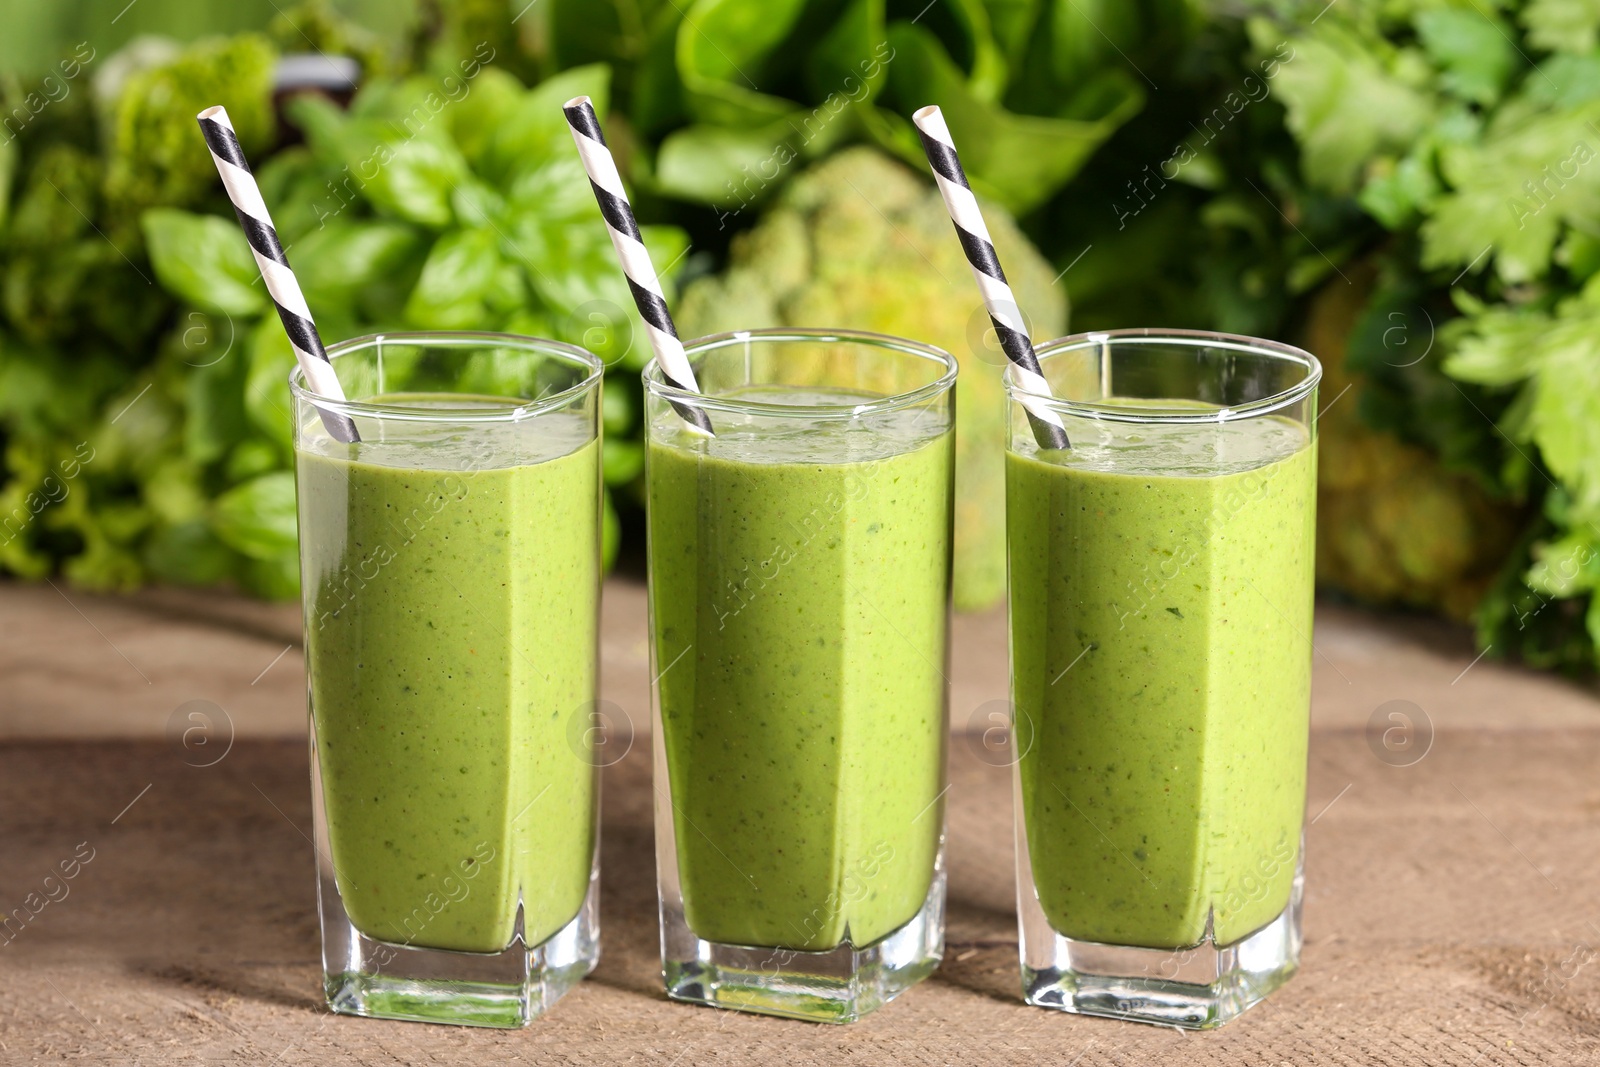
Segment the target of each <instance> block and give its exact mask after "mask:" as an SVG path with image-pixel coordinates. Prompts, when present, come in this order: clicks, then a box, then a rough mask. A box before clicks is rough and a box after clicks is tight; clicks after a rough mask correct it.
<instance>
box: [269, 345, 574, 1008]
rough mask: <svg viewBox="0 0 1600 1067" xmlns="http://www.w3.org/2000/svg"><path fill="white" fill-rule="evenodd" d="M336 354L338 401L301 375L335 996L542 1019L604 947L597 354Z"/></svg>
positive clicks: (306, 556) (311, 631) (318, 834)
mask: <svg viewBox="0 0 1600 1067" xmlns="http://www.w3.org/2000/svg"><path fill="white" fill-rule="evenodd" d="M328 354H329V356H330V357H331V359H332V364H333V368H334V370H335V372H336V373H337V374H338V376H339V381H340V383H341V384H342V385H343V387H344V392H345V395H346V397H348V398H349V399H348V400H345V401H332V400H329V399H328V398H326V397H321V396H317V395H315V394H313V393H312V392H310V391H309V390H308V386H307V385H306V382H305V381H304V379H303V378H302V376H301V375H300V373H299V372H298V371H296V373H295V374H294V375H292V376H291V378H290V386H291V389H292V391H293V395H294V413H293V422H294V447H295V486H296V491H297V495H298V504H299V519H300V567H301V584H302V590H303V602H304V607H305V632H306V664H307V671H308V674H309V681H310V687H309V688H310V705H311V768H312V770H311V790H312V797H313V802H314V815H315V841H316V851H317V869H318V876H319V886H320V905H321V907H320V911H321V917H322V943H323V972H324V988H325V991H326V994H327V998H328V1004H329V1006H330V1007H332V1009H333V1010H334V1011H336V1012H341V1013H345V1014H351V1015H367V1016H376V1017H380V1018H388V1019H414V1020H422V1021H432V1022H448V1023H457V1024H470V1025H479V1026H502V1027H508V1026H522V1025H526V1024H527V1023H529V1022H530V1021H532V1020H533V1019H534V1018H535V1017H537V1016H538V1015H540V1014H541V1013H542V1012H544V1011H545V1010H546V1009H547V1008H548V1007H549V1006H550V1005H551V1004H553V1003H554V1002H555V1001H556V1000H557V999H558V998H559V997H561V996H562V994H564V993H565V992H566V991H567V990H568V989H570V988H571V987H572V986H573V985H574V984H576V983H577V982H578V981H579V980H580V979H581V978H582V977H583V976H584V975H585V974H587V973H588V972H589V971H590V970H591V969H592V968H593V967H594V965H595V962H596V961H597V959H598V957H599V941H598V939H599V928H598V912H597V906H596V901H597V895H596V887H597V884H598V882H597V859H598V848H597V845H598V835H597V816H598V807H597V792H596V773H597V769H598V765H599V761H598V760H597V759H595V758H594V756H593V753H592V752H591V751H590V747H589V746H590V741H591V739H592V736H593V735H592V732H591V731H589V730H588V725H589V717H590V715H591V714H592V712H593V708H594V700H595V684H596V673H597V672H596V658H597V653H598V634H597V619H598V605H599V594H600V588H599V583H600V513H601V512H600V509H601V497H600V492H601V488H600V457H599V453H600V442H599V440H598V437H599V423H598V409H599V399H598V398H599V394H600V388H599V386H600V377H601V364H600V361H599V360H598V359H596V358H595V357H594V356H592V355H590V354H589V353H588V352H585V351H583V350H582V349H580V348H574V347H572V346H570V345H564V344H560V343H557V342H554V341H541V340H535V339H533V338H527V337H515V336H510V335H501V334H480V333H453V334H452V333H418V334H389V335H383V336H374V337H362V338H357V339H355V340H352V341H347V342H344V343H341V344H338V345H333V346H330V348H329V349H328ZM329 411H331V412H333V413H334V414H339V415H345V416H348V417H349V419H351V420H352V421H353V422H354V425H355V427H356V429H357V431H358V434H359V440H357V441H355V442H353V443H344V442H341V441H339V440H335V439H334V437H333V436H331V435H330V434H329V433H328V431H327V429H326V428H325V427H324V420H323V418H322V417H321V415H322V413H323V412H329ZM330 421H331V420H330Z"/></svg>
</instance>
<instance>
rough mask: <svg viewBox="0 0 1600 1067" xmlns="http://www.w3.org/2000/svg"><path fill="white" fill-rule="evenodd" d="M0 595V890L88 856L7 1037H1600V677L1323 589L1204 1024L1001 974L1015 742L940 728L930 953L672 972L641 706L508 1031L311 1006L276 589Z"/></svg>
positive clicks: (31, 962) (243, 1052)
mask: <svg viewBox="0 0 1600 1067" xmlns="http://www.w3.org/2000/svg"><path fill="white" fill-rule="evenodd" d="M641 599H642V598H641V596H640V593H639V590H638V589H637V587H636V586H633V585H629V584H626V583H613V584H612V585H611V586H609V587H608V607H607V624H606V636H605V647H606V649H607V653H606V671H607V673H606V682H605V690H606V695H607V697H608V699H612V700H614V701H616V702H617V703H618V704H619V705H621V706H622V707H623V708H624V710H626V711H630V712H635V711H636V709H642V708H644V707H646V706H647V704H646V703H645V701H644V697H643V693H644V686H645V684H646V683H647V681H648V668H647V666H646V662H647V661H646V660H645V658H644V656H643V638H642V618H641V611H640V609H641V607H642V605H641V603H640V601H641ZM0 625H3V626H4V627H5V632H6V634H7V639H6V645H5V648H4V649H3V650H0V690H3V691H0V815H3V818H4V824H3V825H4V828H5V829H4V832H3V833H0V908H3V909H4V910H5V911H7V912H10V911H12V910H13V909H15V908H18V907H23V906H24V904H25V901H27V900H28V899H29V894H32V893H36V892H39V893H42V892H43V889H44V882H43V880H44V877H45V875H47V874H48V873H50V872H51V871H52V870H53V869H57V868H58V865H59V864H60V863H61V861H63V860H69V861H70V860H73V859H74V858H76V859H77V860H78V866H77V872H76V876H75V877H74V878H73V879H71V880H70V881H69V882H67V883H65V886H66V893H65V895H64V896H63V895H62V894H61V891H60V889H59V888H57V889H55V891H54V892H55V895H56V896H57V897H58V898H59V899H56V900H52V901H50V902H49V903H48V904H46V905H45V906H44V907H43V908H42V909H40V910H39V911H38V914H37V915H36V916H34V917H33V918H32V919H31V920H30V921H28V922H27V923H26V924H25V925H24V926H22V927H21V928H20V931H19V932H17V933H16V934H15V936H14V937H13V938H12V939H10V940H5V939H3V938H0V1064H33V1063H53V1062H68V1061H75V1060H85V1061H88V1062H94V1063H117V1064H120V1063H136V1064H144V1065H166V1064H180V1063H185V1064H187V1063H197V1064H198V1063H260V1064H281V1065H293V1064H335V1063H358V1064H392V1063H399V1064H437V1063H463V1064H466V1063H471V1064H492V1063H513V1062H528V1063H541V1064H568V1063H571V1064H585V1065H589V1064H608V1063H619V1064H620V1063H641V1064H660V1065H661V1067H670V1065H674V1064H680V1065H682V1067H688V1065H690V1064H717V1065H722V1064H728V1065H733V1064H763V1065H769V1064H784V1065H788V1064H797V1065H809V1064H826V1065H828V1067H839V1065H840V1064H855V1063H860V1064H878V1063H896V1064H946V1063H949V1064H958V1063H959V1064H969V1063H996V1064H1001V1063H1004V1064H1034V1063H1037V1064H1052V1065H1058V1067H1066V1065H1069V1064H1077V1065H1081V1067H1092V1065H1097V1064H1166V1063H1172V1064H1183V1065H1185V1067H1198V1065H1207V1064H1281V1063H1292V1064H1305V1063H1334V1064H1366V1063H1383V1064H1413V1063H1414V1064H1458V1065H1462V1067H1468V1065H1485V1067H1487V1065H1491V1064H1553V1063H1596V1062H1600V877H1597V875H1600V870H1597V868H1600V860H1597V858H1596V848H1595V846H1596V844H1597V840H1600V837H1597V825H1600V775H1597V774H1596V768H1597V767H1600V701H1597V700H1596V698H1595V696H1594V695H1593V693H1592V692H1590V691H1588V690H1585V689H1582V688H1579V687H1576V686H1572V685H1569V684H1567V683H1564V682H1561V681H1558V680H1555V679H1551V678H1548V677H1543V676H1538V675H1533V674H1530V673H1527V672H1523V671H1520V670H1517V669H1514V668H1507V667H1504V666H1501V665H1497V664H1494V663H1493V662H1491V661H1487V660H1485V661H1480V662H1478V663H1476V664H1474V663H1473V662H1472V652H1471V649H1470V647H1468V646H1467V645H1466V644H1465V643H1464V641H1463V639H1462V638H1461V636H1460V635H1459V634H1456V633H1454V632H1452V631H1449V630H1447V629H1445V628H1441V627H1436V626H1433V625H1423V624H1420V623H1416V622H1406V621H1400V622H1395V621H1382V620H1377V619H1374V618H1371V617H1368V616H1364V615H1361V614H1359V613H1356V612H1352V611H1349V610H1346V609H1336V608H1326V607H1324V608H1321V609H1319V615H1318V628H1317V634H1316V645H1317V650H1318V652H1317V667H1316V677H1315V681H1314V691H1315V698H1314V713H1313V717H1314V727H1313V735H1312V748H1311V776H1310V805H1309V812H1310V813H1311V815H1312V821H1311V824H1310V826H1309V828H1308V832H1307V855H1308V861H1307V887H1308V888H1307V897H1306V910H1305V918H1306V949H1305V954H1304V959H1303V963H1302V970H1301V973H1300V974H1299V975H1298V976H1297V977H1296V978H1295V979H1294V980H1293V981H1292V982H1291V983H1290V984H1289V985H1288V986H1287V987H1286V988H1285V989H1283V990H1282V991H1280V992H1279V993H1277V994H1275V995H1274V996H1273V997H1272V998H1271V999H1270V1000H1269V1001H1268V1002H1267V1003H1266V1004H1264V1005H1262V1006H1260V1007H1258V1008H1256V1009H1254V1010H1253V1011H1252V1012H1250V1013H1249V1014H1248V1015H1246V1016H1245V1017H1244V1018H1242V1019H1241V1020H1239V1021H1237V1022H1235V1023H1233V1024H1232V1025H1230V1026H1229V1027H1227V1028H1225V1029H1224V1030H1222V1031H1219V1032H1215V1033H1210V1034H1182V1033H1179V1032H1176V1031H1173V1030H1168V1029H1159V1028H1154V1027H1147V1026H1138V1025H1133V1024H1128V1023H1119V1022H1111V1021H1106V1020H1096V1019H1085V1018H1075V1017H1071V1016H1066V1015H1062V1014H1060V1013H1055V1012H1046V1011H1042V1010H1039V1009H1034V1008H1028V1007H1026V1006H1024V1005H1023V1004H1022V1003H1021V1001H1020V999H1019V997H1018V978H1017V959H1016V932H1015V926H1014V917H1013V910H1012V900H1013V886H1012V878H1011V845H1010V842H1011V837H1010V832H1009V820H1010V798H1009V779H1008V777H1007V775H1008V773H1009V772H1008V771H1007V770H1006V769H1005V768H1002V767H994V766H990V765H988V764H987V763H985V762H984V761H983V760H981V759H980V758H978V753H979V752H980V751H981V749H980V748H979V747H978V746H976V745H975V744H974V743H972V742H971V741H970V740H969V737H968V736H967V735H961V734H958V735H957V736H956V737H955V738H954V740H953V742H952V749H951V752H952V759H951V775H952V782H953V784H952V788H951V791H950V795H949V813H950V814H949V819H950V843H949V850H948V855H949V859H950V872H951V877H950V914H949V948H948V951H947V954H946V960H945V963H944V965H943V967H942V968H941V969H940V970H939V972H938V973H937V974H936V975H935V976H934V977H933V978H932V979H930V980H929V981H927V982H925V983H923V984H922V985H921V986H919V987H917V988H916V989H913V990H911V991H910V992H909V993H907V994H906V995H905V996H904V997H902V998H901V999H900V1000H898V1001H896V1002H895V1003H893V1004H891V1005H889V1006H888V1007H887V1008H885V1009H884V1010H883V1011H881V1012H879V1013H878V1014H876V1015H875V1016H872V1017H870V1018H869V1019H867V1020H865V1021H864V1022H862V1023H859V1024H856V1025H854V1026H850V1027H843V1028H839V1027H825V1026H819V1025H813V1024H807V1023H798V1022H789V1021H784V1020H777V1019H766V1018H759V1017H753V1016H741V1015H735V1014H731V1013H724V1012H716V1011H711V1010H708V1009H701V1008H691V1007H688V1006H684V1005H679V1004H673V1003H669V1002H668V1001H666V1000H665V998H664V997H663V995H662V993H661V991H660V984H659V982H660V979H659V974H658V967H657V959H656V941H655V906H654V887H653V878H654V872H653V855H652V842H651V826H650V817H649V805H650V795H651V794H650V789H649V781H648V774H649V766H648V761H647V759H646V758H645V753H646V745H645V743H644V741H645V739H644V738H642V737H641V738H639V739H638V742H637V743H636V744H635V747H634V750H633V751H632V752H631V753H630V755H629V756H628V758H626V759H624V760H623V761H622V762H621V763H619V764H617V765H616V766H614V767H611V768H610V769H608V771H607V773H606V777H605V796H604V819H603V821H604V826H603V844H602V850H603V860H602V862H603V865H604V867H603V869H604V881H603V896H602V923H603V931H604V935H603V940H604V952H605V955H604V959H603V961H602V963H601V965H600V967H599V969H598V970H597V971H596V972H595V974H594V976H593V977H592V978H591V980H589V981H588V982H585V983H584V984H583V985H582V986H581V987H580V988H579V989H578V990H577V991H576V992H574V993H573V994H571V995H569V996H568V997H567V999H566V1000H564V1001H562V1002H561V1003H560V1004H559V1005H557V1007H556V1009H555V1010H554V1011H553V1012H552V1013H551V1014H550V1015H549V1016H548V1017H546V1018H545V1019H543V1020H540V1021H539V1022H537V1023H536V1024H535V1025H534V1026H532V1027H531V1028H529V1029H527V1030H523V1031H515V1032H491V1031H481V1030H467V1029H459V1028H453V1027H439V1026H422V1025H417V1024H408V1023H388V1022H377V1021H370V1020H361V1019H348V1018H342V1017H334V1016H332V1015H329V1014H328V1013H327V1012H326V1011H325V1010H324V1008H323V1005H322V1002H321V997H320V992H319V968H318V953H319V949H318V935H317V926H316V904H315V896H314V889H313V880H314V876H313V867H312V852H311V846H310V844H309V842H308V841H307V839H306V834H307V833H309V830H310V795H309V790H308V785H307V767H306V756H305V744H304V729H303V714H304V713H303V699H304V698H303V685H304V680H303V674H302V673H301V672H302V666H301V660H300V654H299V650H298V647H297V645H296V644H295V642H294V625H295V623H294V615H293V613H292V611H289V612H285V611H280V610H276V609H262V608H259V607H257V606H254V605H249V604H244V603H241V602H232V601H223V600H217V599H215V598H211V599H206V598H193V597H187V596H179V595H176V594H157V595H147V596H144V597H141V598H137V599H134V600H117V599H111V598H93V597H85V596H81V595H79V594H76V593H72V594H70V599H69V598H68V597H66V596H62V595H61V594H60V593H58V592H56V591H53V590H51V589H50V588H49V587H48V586H42V587H17V586H0ZM958 642H959V645H960V648H959V650H958V654H957V655H956V657H955V660H954V664H953V683H954V684H953V691H954V693H955V696H954V697H953V699H952V718H953V719H954V720H955V723H956V725H957V727H958V728H959V727H961V726H964V725H966V724H967V723H968V722H971V721H981V718H982V715H983V714H984V712H983V708H984V707H985V705H986V703H987V701H989V700H992V699H999V698H1000V697H1002V696H1003V694H1004V671H1005V664H1004V634H1003V627H1002V626H1001V624H1000V621H999V616H998V615H991V616H983V617H978V618H969V619H963V620H961V621H960V623H959V627H958ZM286 646H287V651H284V649H285V647H286ZM280 653H282V656H281V659H277V660H274V657H275V656H278V655H279V654H280ZM269 661H271V662H270V663H269ZM264 669H265V670H264ZM252 681H253V684H252ZM191 700H203V701H207V702H209V703H208V704H207V705H205V706H209V707H214V708H216V709H218V711H220V712H221V715H220V717H219V719H218V721H219V723H220V726H219V733H218V734H217V736H216V738H215V739H214V740H215V742H216V743H217V744H218V745H219V747H218V748H217V749H214V750H212V752H222V751H224V747H222V746H224V743H225V742H227V741H229V740H230V739H231V747H226V748H225V751H226V754H225V755H224V756H223V757H222V758H221V759H220V760H218V761H216V762H215V763H214V764H213V765H211V766H207V767H195V766H191V765H190V764H191V763H194V762H199V761H197V760H196V759H195V758H194V757H193V754H192V750H191V751H190V752H186V751H185V750H184V749H183V748H182V747H181V746H180V745H178V744H176V743H174V741H172V740H171V739H170V738H168V737H167V736H166V730H167V725H168V721H169V720H170V719H171V717H172V712H173V711H174V709H175V708H177V707H179V706H180V705H183V704H185V703H187V702H188V701H191ZM1394 700H1403V701H1408V702H1409V707H1410V709H1414V710H1412V711H1411V712H1410V713H1411V714H1412V717H1413V719H1414V720H1416V721H1417V722H1418V723H1421V724H1423V726H1424V730H1423V731H1422V733H1421V734H1419V735H1418V736H1419V737H1424V736H1426V735H1427V734H1429V733H1431V742H1430V743H1429V744H1428V745H1427V746H1426V754H1425V755H1423V756H1422V758H1420V759H1419V760H1417V761H1416V762H1414V763H1411V764H1410V765H1409V766H1399V765H1396V764H1398V763H1402V762H1409V758H1410V757H1406V758H1405V759H1400V758H1397V757H1396V756H1395V755H1393V754H1388V755H1387V758H1382V757H1380V755H1379V753H1380V752H1384V751H1385V750H1383V748H1382V745H1381V744H1376V742H1375V739H1376V738H1377V737H1378V736H1379V734H1380V733H1381V729H1382V728H1383V727H1384V725H1385V724H1387V723H1388V720H1387V718H1386V715H1387V711H1385V712H1383V713H1382V714H1378V717H1377V721H1378V723H1379V725H1378V726H1370V725H1369V723H1370V722H1371V721H1373V718H1374V715H1375V714H1376V713H1378V710H1379V709H1380V708H1383V707H1385V706H1386V705H1387V704H1388V702H1389V701H1394ZM1388 710H1394V709H1393V708H1389V709H1388ZM638 717H639V719H640V725H641V726H642V725H643V721H642V715H639V716H638ZM1415 751H1421V749H1420V748H1419V749H1418V750H1415ZM1415 751H1414V752H1413V755H1415ZM186 757H187V759H186ZM85 857H88V858H85ZM34 899H35V900H37V899H38V898H34Z"/></svg>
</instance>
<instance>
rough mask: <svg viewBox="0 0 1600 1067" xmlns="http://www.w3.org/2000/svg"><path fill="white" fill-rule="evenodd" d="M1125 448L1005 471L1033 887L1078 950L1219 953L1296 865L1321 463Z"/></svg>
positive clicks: (1193, 448)
mask: <svg viewBox="0 0 1600 1067" xmlns="http://www.w3.org/2000/svg"><path fill="white" fill-rule="evenodd" d="M1130 430H1131V432H1130ZM1118 432H1119V435H1120V436H1119V437H1118V438H1117V439H1116V440H1115V442H1114V443H1110V444H1103V445H1097V444H1095V443H1094V442H1093V441H1090V440H1087V439H1086V440H1085V441H1083V442H1081V443H1079V442H1077V440H1076V438H1075V444H1078V445H1079V447H1077V448H1074V449H1073V450H1072V451H1067V452H1059V453H1050V452H1046V453H1041V454H1039V455H1038V456H1025V455H1019V454H1015V453H1013V454H1010V455H1008V457H1007V463H1008V468H1007V483H1006V484H1007V495H1006V514H1007V523H1008V530H1009V535H1008V536H1009V543H1010V566H1011V656H1012V676H1013V700H1014V702H1015V704H1016V713H1017V725H1016V730H1015V733H1016V738H1017V744H1018V746H1019V748H1022V749H1024V750H1025V753H1024V755H1023V756H1022V759H1021V764H1020V771H1021V774H1020V786H1021V793H1020V803H1021V805H1022V815H1023V818H1024V820H1025V825H1026V830H1027V840H1028V853H1029V859H1030V862H1031V865H1032V871H1033V884H1034V889H1035V891H1036V892H1037V894H1038V900H1039V903H1040V905H1041V906H1042V908H1043V910H1044V913H1045V915H1046V916H1047V917H1048V918H1049V920H1050V924H1051V926H1052V927H1053V928H1054V929H1055V930H1056V931H1057V932H1059V933H1061V934H1064V935H1066V936H1068V937H1071V938H1076V939H1079V940H1085V941H1097V942H1103V943H1108V944H1116V945H1139V946H1148V947H1153V948H1178V947H1184V946H1189V945H1194V944H1197V943H1199V942H1200V941H1201V940H1202V939H1204V938H1205V937H1206V935H1207V934H1208V932H1209V933H1210V935H1211V936H1212V938H1213V939H1214V940H1215V942H1216V943H1218V944H1222V945H1227V944H1231V943H1233V942H1235V941H1238V940H1239V939H1241V938H1243V937H1245V936H1247V935H1249V934H1251V933H1253V932H1254V931H1256V930H1257V929H1259V928H1261V927H1262V926H1264V925H1266V924H1267V923H1269V922H1271V921H1272V919H1273V918H1275V917H1276V916H1277V915H1278V914H1279V912H1281V911H1282V910H1283V908H1284V906H1285V905H1286V904H1287V902H1288V900H1289V893H1290V888H1291V883H1292V881H1293V879H1294V874H1295V867H1296V863H1297V860H1298V853H1299V848H1300V828H1301V823H1302V819H1303V816H1304V807H1305V773H1306V738H1307V727H1308V724H1307V715H1308V711H1309V703H1310V671H1311V646H1310V634H1311V597H1312V551H1313V528H1314V507H1315V473H1316V455H1315V448H1314V446H1313V445H1311V444H1310V442H1309V441H1308V439H1307V436H1306V431H1305V430H1304V428H1302V427H1301V426H1299V425H1298V424H1295V423H1291V422H1289V421H1287V420H1283V419H1278V418H1272V417H1261V418H1253V419H1245V420H1240V421H1238V422H1233V423H1228V424H1226V425H1225V427H1224V429H1223V431H1221V432H1219V431H1218V430H1217V429H1216V428H1214V427H1211V426H1194V425H1189V426H1184V425H1177V426H1173V425H1140V426H1138V427H1136V428H1130V427H1126V426H1124V427H1121V428H1120V429H1119V431H1118Z"/></svg>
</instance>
